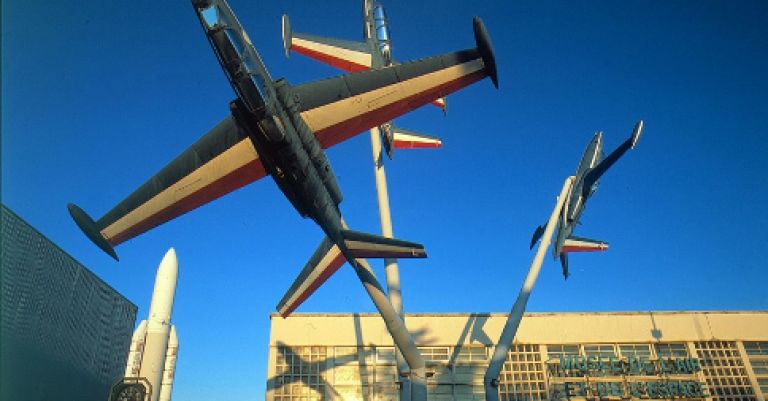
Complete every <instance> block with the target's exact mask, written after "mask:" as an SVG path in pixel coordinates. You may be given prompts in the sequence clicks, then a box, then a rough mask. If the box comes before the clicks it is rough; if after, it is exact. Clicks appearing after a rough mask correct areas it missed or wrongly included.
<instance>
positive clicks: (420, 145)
mask: <svg viewBox="0 0 768 401" xmlns="http://www.w3.org/2000/svg"><path fill="white" fill-rule="evenodd" d="M393 131H394V145H395V149H428V148H441V147H442V146H443V141H442V140H440V138H438V137H434V136H429V135H424V134H420V133H418V132H415V131H410V130H406V129H402V128H398V127H394V129H393Z"/></svg>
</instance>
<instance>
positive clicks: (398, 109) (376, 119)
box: [308, 70, 486, 149]
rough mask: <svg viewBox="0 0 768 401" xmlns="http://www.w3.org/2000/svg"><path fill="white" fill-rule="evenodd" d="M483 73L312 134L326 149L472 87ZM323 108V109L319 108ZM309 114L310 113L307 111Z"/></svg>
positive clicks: (438, 87) (468, 76) (440, 86)
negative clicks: (450, 94) (466, 87)
mask: <svg viewBox="0 0 768 401" xmlns="http://www.w3.org/2000/svg"><path fill="white" fill-rule="evenodd" d="M485 76H486V72H485V70H479V71H475V72H473V73H471V74H468V75H465V76H463V77H461V78H458V79H455V80H453V81H449V82H446V83H444V84H442V85H438V86H436V87H434V88H430V89H429V90H426V91H424V92H421V93H417V94H416V95H413V96H411V97H408V98H404V99H401V100H398V101H397V102H394V103H392V104H388V105H386V106H383V107H381V108H378V109H375V110H371V111H369V112H367V113H363V114H361V115H359V116H357V117H353V118H350V119H349V120H346V121H342V122H340V123H338V124H336V125H332V126H330V127H328V128H325V129H321V130H319V131H316V132H315V136H317V139H318V141H320V145H321V146H322V147H323V149H325V148H329V147H331V146H333V145H336V144H337V143H339V142H343V141H345V140H347V139H349V138H351V137H353V136H355V135H357V134H359V133H361V132H363V131H365V130H368V129H370V128H372V127H375V126H378V125H381V124H383V123H385V122H387V121H389V120H392V119H393V118H395V117H397V116H400V115H403V114H405V113H407V112H409V111H411V110H414V109H416V108H418V107H421V106H423V105H425V104H427V103H429V102H431V101H432V100H434V99H436V98H439V97H443V96H445V95H447V94H449V93H453V92H456V91H457V90H459V89H461V88H463V87H465V86H468V85H471V84H472V83H474V82H477V81H479V80H481V79H483V78H485ZM320 107H322V106H320ZM308 111H309V112H311V110H308Z"/></svg>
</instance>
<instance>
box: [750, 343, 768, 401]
mask: <svg viewBox="0 0 768 401" xmlns="http://www.w3.org/2000/svg"><path fill="white" fill-rule="evenodd" d="M744 351H746V353H747V357H749V364H750V365H752V373H754V375H755V378H756V379H757V384H758V386H759V387H760V391H761V392H762V393H763V398H764V399H765V400H768V342H766V341H763V342H758V341H745V342H744Z"/></svg>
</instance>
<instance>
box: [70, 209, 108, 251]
mask: <svg viewBox="0 0 768 401" xmlns="http://www.w3.org/2000/svg"><path fill="white" fill-rule="evenodd" d="M67 209H68V210H69V215H70V216H72V219H73V220H74V221H75V224H77V226H78V227H79V228H80V230H82V231H83V233H84V234H85V236H86V237H88V239H90V240H91V241H92V242H93V243H94V244H96V246H98V247H99V248H100V249H101V250H102V251H104V252H106V254H107V255H109V256H111V257H112V259H114V260H116V261H118V262H119V261H120V258H118V257H117V253H116V252H115V249H114V248H113V247H112V244H110V243H109V241H108V240H107V239H106V238H104V236H103V235H101V233H100V232H99V228H98V226H97V225H96V222H95V221H93V219H92V218H91V216H88V214H87V213H85V211H84V210H83V209H81V208H80V207H79V206H77V205H75V204H74V203H68V204H67Z"/></svg>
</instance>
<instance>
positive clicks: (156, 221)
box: [69, 116, 266, 259]
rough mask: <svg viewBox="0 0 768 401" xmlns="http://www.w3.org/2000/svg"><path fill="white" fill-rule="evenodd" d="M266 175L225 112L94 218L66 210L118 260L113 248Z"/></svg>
mask: <svg viewBox="0 0 768 401" xmlns="http://www.w3.org/2000/svg"><path fill="white" fill-rule="evenodd" d="M265 175H266V173H265V171H264V167H263V166H262V164H261V162H260V160H259V155H258V154H257V153H256V149H255V148H254V146H253V143H252V142H251V139H250V138H248V137H247V136H246V134H245V133H244V132H243V131H242V130H241V129H240V128H239V127H238V126H237V123H236V122H235V120H234V119H233V118H232V117H231V116H230V117H227V118H226V119H224V121H222V122H221V123H219V124H218V125H217V126H216V127H214V128H213V129H212V130H211V131H210V132H208V133H207V134H206V135H205V136H203V137H202V138H200V139H199V140H198V141H197V142H195V143H194V144H193V145H192V146H190V147H189V148H188V149H187V150H185V151H184V152H183V153H182V154H181V155H179V156H178V157H177V158H176V159H175V160H173V161H172V162H171V163H169V164H168V165H167V166H165V167H164V168H163V169H162V170H160V172H158V173H157V174H156V175H154V176H153V177H152V178H150V179H149V180H148V181H147V182H145V183H144V184H143V185H142V186H140V187H139V188H138V189H137V190H135V191H134V192H133V193H132V194H130V195H129V196H128V197H127V198H125V199H124V200H123V201H122V202H120V203H119V204H118V205H117V206H115V207H114V208H113V209H112V210H110V211H109V212H107V213H106V214H105V215H104V216H103V217H101V218H100V219H98V220H97V221H93V220H92V219H91V218H90V217H88V215H86V214H85V212H83V211H82V210H81V209H80V208H78V207H77V206H75V205H72V204H70V205H69V209H70V213H71V214H72V217H73V218H74V219H75V222H76V223H77V225H78V226H79V227H80V228H81V229H82V230H83V231H84V232H85V233H86V235H87V236H88V237H89V238H90V239H91V240H92V241H94V242H95V243H96V244H97V245H98V246H99V247H100V248H102V249H103V250H104V251H105V252H107V253H109V254H110V255H111V256H112V257H114V258H115V259H117V255H116V254H115V253H114V250H113V249H112V247H114V246H116V245H118V244H120V243H122V242H125V241H127V240H129V239H131V238H133V237H135V236H137V235H139V234H142V233H144V232H146V231H147V230H150V229H152V228H153V227H156V226H158V225H160V224H163V223H165V222H166V221H168V220H171V219H174V218H176V217H178V216H180V215H182V214H184V213H186V212H188V211H190V210H192V209H195V208H197V207H199V206H201V205H203V204H206V203H208V202H210V201H212V200H214V199H217V198H219V197H221V196H223V195H225V194H227V193H229V192H231V191H234V190H235V189H238V188H240V187H242V186H244V185H246V184H249V183H251V182H253V181H256V180H258V179H259V178H262V177H264V176H265Z"/></svg>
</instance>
